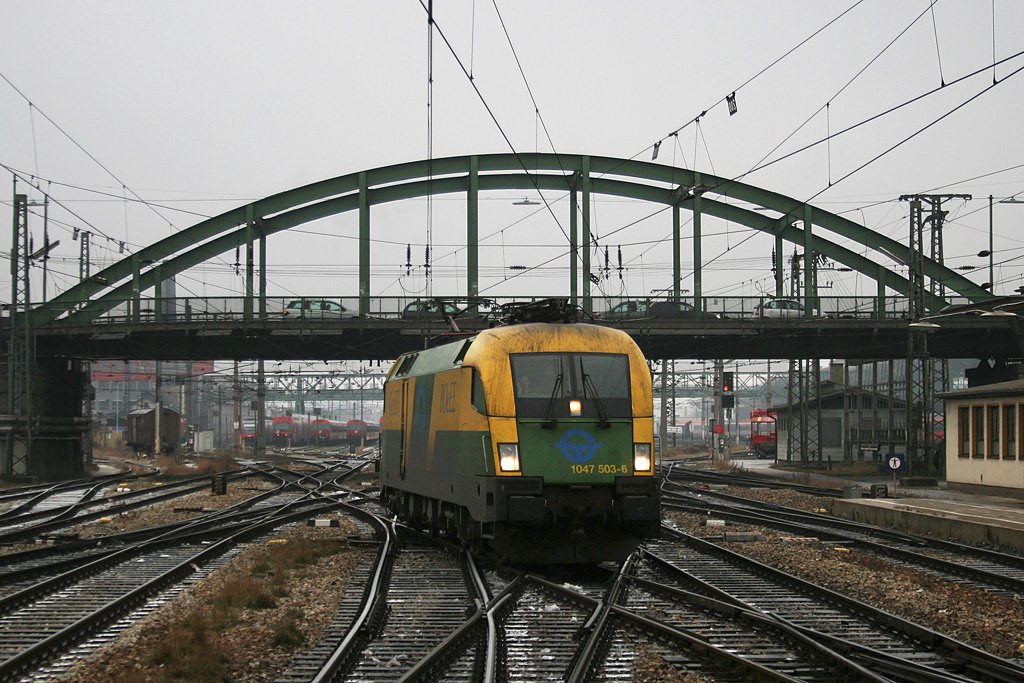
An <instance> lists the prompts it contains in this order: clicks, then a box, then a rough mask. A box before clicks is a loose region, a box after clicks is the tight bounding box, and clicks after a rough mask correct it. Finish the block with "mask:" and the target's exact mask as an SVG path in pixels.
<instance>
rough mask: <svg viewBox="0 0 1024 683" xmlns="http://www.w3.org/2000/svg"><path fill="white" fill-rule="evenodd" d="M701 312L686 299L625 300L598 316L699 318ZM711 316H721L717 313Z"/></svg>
mask: <svg viewBox="0 0 1024 683" xmlns="http://www.w3.org/2000/svg"><path fill="white" fill-rule="evenodd" d="M698 316H699V312H698V311H697V310H696V309H695V308H694V307H693V306H691V305H690V304H688V303H686V302H685V301H645V300H642V299H641V300H635V301H633V300H630V301H623V302H622V303H620V304H618V305H617V306H613V307H612V308H610V309H608V310H607V311H605V312H604V313H602V314H600V315H599V316H598V317H599V318H601V319H602V320H631V319H634V318H697V317H698ZM709 317H715V318H717V317H719V316H718V315H717V314H715V315H709Z"/></svg>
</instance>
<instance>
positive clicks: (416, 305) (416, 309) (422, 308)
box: [402, 299, 466, 320]
mask: <svg viewBox="0 0 1024 683" xmlns="http://www.w3.org/2000/svg"><path fill="white" fill-rule="evenodd" d="M465 310H466V309H464V308H459V307H458V306H456V305H455V304H454V303H452V302H451V301H445V300H444V299H417V300H416V301H413V302H410V303H409V304H408V305H407V306H406V307H405V308H404V309H403V310H402V319H403V320H445V319H447V318H455V317H458V316H460V315H462V314H463V313H464V312H465Z"/></svg>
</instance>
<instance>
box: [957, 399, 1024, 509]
mask: <svg viewBox="0 0 1024 683" xmlns="http://www.w3.org/2000/svg"><path fill="white" fill-rule="evenodd" d="M942 398H944V399H945V401H946V409H945V412H946V482H947V484H948V486H949V487H951V488H958V489H961V490H966V491H977V492H983V493H989V494H993V493H994V494H999V495H1010V496H1015V497H1022V498H1024V431H1022V429H1024V379H1018V380H1013V381H1010V382H999V383H996V384H985V385H982V386H979V387H972V388H970V389H964V390H962V391H955V392H950V393H947V394H943V395H942Z"/></svg>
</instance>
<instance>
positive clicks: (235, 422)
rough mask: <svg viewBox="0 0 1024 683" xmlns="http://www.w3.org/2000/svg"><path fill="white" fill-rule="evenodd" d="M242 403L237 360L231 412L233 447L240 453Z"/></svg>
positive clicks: (236, 362)
mask: <svg viewBox="0 0 1024 683" xmlns="http://www.w3.org/2000/svg"><path fill="white" fill-rule="evenodd" d="M241 403H242V387H241V386H239V384H238V361H237V360H236V361H235V373H234V390H233V395H232V400H231V404H232V411H231V434H232V437H231V447H232V449H234V450H235V451H238V449H239V448H241V445H240V439H241V436H242V435H241V430H240V429H239V427H240V426H241V423H240V420H241V419H242V418H241V414H240V411H241V407H242V406H241Z"/></svg>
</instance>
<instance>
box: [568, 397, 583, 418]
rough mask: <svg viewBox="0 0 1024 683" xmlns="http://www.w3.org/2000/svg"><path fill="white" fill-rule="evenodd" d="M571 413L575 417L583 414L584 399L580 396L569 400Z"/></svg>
mask: <svg viewBox="0 0 1024 683" xmlns="http://www.w3.org/2000/svg"><path fill="white" fill-rule="evenodd" d="M569 414H570V415H572V416H573V417H579V416H580V415H582V414H583V401H581V400H579V399H578V398H574V399H572V400H570V401H569Z"/></svg>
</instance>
